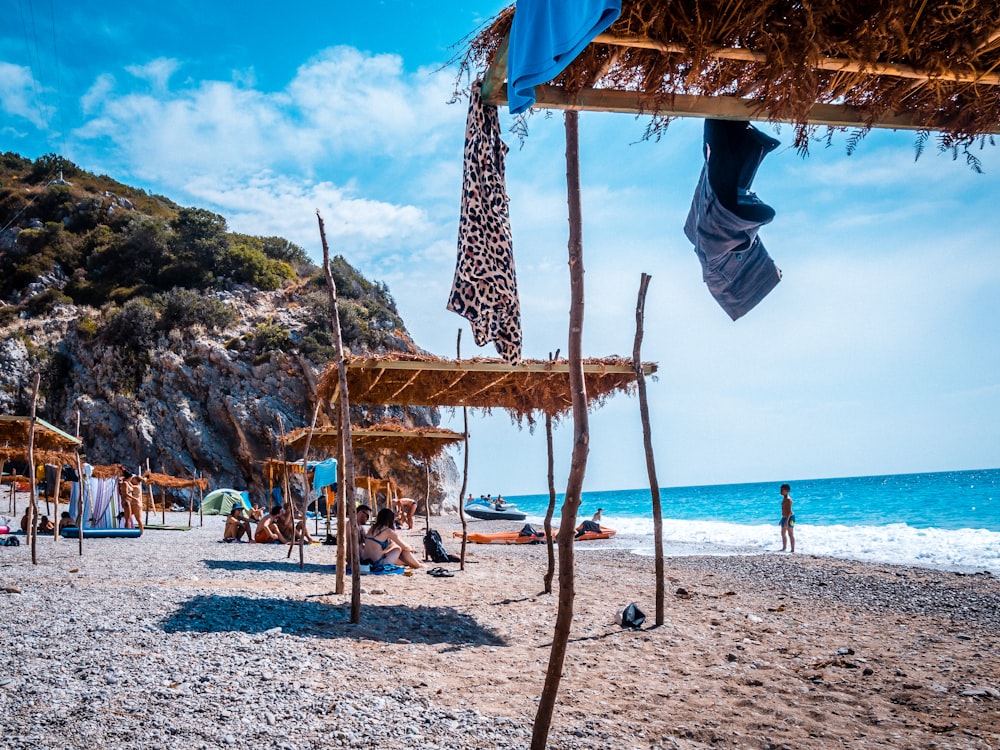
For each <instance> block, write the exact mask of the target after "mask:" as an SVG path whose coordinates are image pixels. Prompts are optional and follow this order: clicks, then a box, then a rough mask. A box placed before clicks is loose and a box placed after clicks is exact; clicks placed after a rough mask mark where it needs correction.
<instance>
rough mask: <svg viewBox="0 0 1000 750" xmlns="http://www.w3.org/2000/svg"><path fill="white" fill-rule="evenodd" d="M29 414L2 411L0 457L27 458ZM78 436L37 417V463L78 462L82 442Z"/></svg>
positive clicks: (35, 440) (35, 445)
mask: <svg viewBox="0 0 1000 750" xmlns="http://www.w3.org/2000/svg"><path fill="white" fill-rule="evenodd" d="M30 429H31V418H30V417H14V416H10V415H6V414H0V458H2V459H4V460H5V461H12V460H13V461H26V460H27V458H28V432H29V431H30ZM81 444H82V443H81V441H80V439H79V438H75V437H73V436H72V435H70V434H69V433H67V432H63V431H62V430H60V429H59V428H58V427H54V426H53V425H51V424H49V423H48V422H46V421H45V420H43V419H38V418H36V419H35V439H34V445H33V449H34V450H33V452H34V459H35V462H36V463H39V464H41V463H47V464H55V465H59V466H62V465H63V464H75V463H76V451H77V449H79V447H80V445H81Z"/></svg>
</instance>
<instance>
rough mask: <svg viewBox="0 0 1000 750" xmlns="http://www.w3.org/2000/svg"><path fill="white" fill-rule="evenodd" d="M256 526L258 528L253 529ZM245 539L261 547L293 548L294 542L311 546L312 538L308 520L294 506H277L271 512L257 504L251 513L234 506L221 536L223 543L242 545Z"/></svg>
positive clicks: (290, 504)
mask: <svg viewBox="0 0 1000 750" xmlns="http://www.w3.org/2000/svg"><path fill="white" fill-rule="evenodd" d="M254 524H256V526H257V528H256V529H255V528H254ZM243 537H246V541H248V542H251V543H253V542H256V543H258V544H272V543H275V542H278V543H280V544H291V543H292V542H293V541H294V542H299V541H301V542H304V543H305V544H311V543H312V540H313V539H312V535H311V534H310V533H309V529H307V528H306V523H305V518H303V516H302V514H301V513H300V512H298V511H297V509H295V508H294V507H293V504H292V503H285V504H284V505H275V506H273V507H272V508H271V510H270V512H268V513H266V514H265V513H264V509H263V508H261V507H260V506H259V505H258V504H257V503H254V504H253V505H252V506H251V507H250V510H249V511H247V509H246V508H245V507H244V506H243V505H241V504H240V503H234V504H233V507H232V509H231V510H230V511H229V515H228V516H226V528H225V529H224V530H223V532H222V541H224V542H239V541H242V540H243Z"/></svg>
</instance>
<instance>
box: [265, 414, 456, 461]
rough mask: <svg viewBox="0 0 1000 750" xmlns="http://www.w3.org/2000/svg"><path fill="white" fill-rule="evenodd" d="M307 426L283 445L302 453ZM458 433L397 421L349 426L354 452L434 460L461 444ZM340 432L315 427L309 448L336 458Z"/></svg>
mask: <svg viewBox="0 0 1000 750" xmlns="http://www.w3.org/2000/svg"><path fill="white" fill-rule="evenodd" d="M308 435H309V428H308V427H300V428H299V429H296V430H292V431H291V432H290V433H288V434H287V435H285V436H284V438H282V442H284V444H285V445H286V446H288V447H289V448H291V449H293V450H297V451H302V450H305V446H306V439H307V437H308ZM462 440H463V437H462V433H460V432H453V431H452V430H445V429H443V428H440V427H406V426H404V425H401V424H399V423H398V422H382V423H381V424H377V425H373V426H371V427H351V443H352V446H353V448H354V450H356V451H357V450H361V451H368V450H374V449H379V448H386V449H389V450H392V451H395V452H397V453H405V454H407V455H410V456H422V457H424V458H433V457H434V456H436V455H438V454H439V453H441V452H442V451H444V449H445V448H447V447H448V446H449V445H452V444H454V443H460V442H462ZM339 441H340V433H339V431H338V430H337V428H336V427H322V428H316V429H315V430H313V432H312V440H311V441H310V443H309V447H310V449H311V450H312V449H315V450H317V451H321V452H327V453H330V454H331V455H336V453H337V450H338V449H339V447H340V442H339Z"/></svg>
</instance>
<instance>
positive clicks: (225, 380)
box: [0, 155, 457, 507]
mask: <svg viewBox="0 0 1000 750" xmlns="http://www.w3.org/2000/svg"><path fill="white" fill-rule="evenodd" d="M5 156H7V157H9V156H10V155H5ZM8 165H9V160H8ZM22 172H24V170H22ZM19 177H20V178H21V179H27V177H26V175H25V174H22V175H20V176H19V175H16V174H15V175H12V170H11V169H7V170H6V172H4V171H0V178H5V179H4V180H3V181H2V182H0V188H2V192H0V222H2V223H0V226H2V227H3V231H2V233H0V235H2V236H0V274H2V275H3V276H4V277H5V278H4V279H3V280H2V281H0V287H2V289H0V293H2V294H3V298H2V299H0V413H6V414H26V413H27V412H28V409H29V408H30V401H31V385H32V381H33V378H34V375H35V373H38V374H40V376H41V388H40V393H39V399H38V414H39V416H40V417H42V418H43V419H45V420H47V421H49V422H51V423H53V424H55V425H56V426H59V427H61V428H63V429H65V430H67V431H69V432H75V431H76V429H77V422H78V420H79V432H80V436H81V437H82V438H83V441H84V452H85V456H86V460H87V461H89V462H91V463H95V464H108V463H122V464H124V465H125V466H126V467H128V468H130V469H132V470H139V469H143V470H144V469H145V468H146V466H147V465H148V466H149V467H150V468H152V470H153V471H157V472H163V473H167V474H171V475H176V476H185V477H186V476H192V475H194V474H199V475H202V476H206V477H208V478H209V479H210V481H211V483H212V485H213V486H215V487H236V488H241V489H242V488H247V489H250V491H251V493H252V494H254V495H255V496H256V497H258V498H260V499H263V496H264V492H265V490H266V488H265V487H264V486H263V479H262V476H261V468H260V462H261V461H262V460H264V459H266V458H270V457H280V456H281V448H280V445H279V442H278V437H279V436H280V434H281V432H282V431H283V430H284V431H288V430H291V429H293V428H295V427H301V426H304V425H306V424H307V422H308V420H309V419H310V418H311V415H312V412H313V406H314V404H315V403H316V395H315V386H316V382H317V380H318V378H319V377H320V375H321V373H322V370H323V369H324V368H325V367H326V365H327V364H328V362H329V360H330V358H331V356H332V352H333V349H332V347H331V346H330V344H331V337H330V334H329V324H330V309H329V302H328V297H327V293H326V291H325V289H324V287H323V284H324V281H323V275H322V274H320V273H318V269H317V268H316V267H315V266H312V265H311V264H310V263H309V262H308V259H306V258H305V256H304V254H302V253H301V251H299V254H292V255H289V251H288V250H287V246H290V243H285V247H284V249H280V250H279V251H275V248H279V247H281V246H282V243H284V242H285V241H283V240H281V241H278V240H279V239H280V238H247V237H244V236H241V235H231V234H228V233H226V232H225V231H224V220H222V219H221V217H215V216H214V215H211V214H208V213H207V212H204V211H200V210H194V209H192V210H185V209H180V210H177V211H175V210H174V208H173V207H172V206H171V205H167V209H164V216H162V217H156V216H152V215H151V214H149V213H145V214H143V213H141V212H140V210H139V209H137V208H136V205H137V204H139V205H141V200H142V198H143V196H141V195H140V196H135V195H122V194H121V193H126V192H128V189H126V188H124V187H123V186H120V185H117V183H116V184H115V185H116V191H111V190H107V189H103V188H104V187H105V186H102V185H100V184H94V185H92V186H89V187H87V188H86V189H83V188H81V187H80V184H81V183H85V182H86V181H85V180H83V179H81V180H80V181H79V182H77V183H76V185H75V186H73V184H71V183H69V182H67V181H66V180H64V179H62V178H61V177H60V179H59V180H58V181H51V182H49V183H45V182H44V181H43V182H42V183H41V184H37V185H31V186H27V187H22V185H21V184H18V182H15V180H17V179H18V178H19ZM87 177H88V178H92V176H87ZM87 184H88V185H89V183H87ZM53 191H55V193H57V195H56V197H58V199H59V203H53V202H52V201H51V200H48V199H51V198H52V197H53ZM22 193H23V194H26V195H27V196H29V197H30V200H28V199H27V198H23V197H22ZM147 200H148V198H147ZM164 200H165V199H164ZM4 209H5V210H4ZM15 209H16V210H15ZM185 211H186V213H185ZM46 212H48V213H46ZM5 214H6V216H5ZM7 217H12V218H7ZM81 217H82V218H81ZM95 217H96V218H95ZM199 222H200V223H199ZM78 225H79V226H81V227H82V230H81V231H74V229H75V228H76V227H77V226H78ZM192 226H194V229H192ZM206 227H207V228H206ZM220 227H221V231H220ZM119 236H120V237H121V239H118V237H119ZM178 237H181V240H178ZM206 238H208V240H211V241H212V242H215V243H216V247H215V248H214V249H210V250H206V249H205V247H206V241H207V240H206ZM199 243H200V244H199ZM109 247H111V248H112V250H109V249H108V248H109ZM192 248H194V249H192ZM112 251H113V252H112ZM109 252H110V253H111V254H112V257H111V259H109V257H108V254H109ZM276 252H277V253H284V254H285V255H284V256H281V255H280V254H276ZM123 256H124V257H125V258H127V259H128V263H129V264H130V265H129V267H128V268H124V269H123V268H121V263H122V262H123V261H122V257H123ZM150 256H152V260H151V259H150ZM115 259H117V260H115ZM147 265H148V269H147V271H146V272H145V273H144V275H143V276H141V277H137V276H135V272H134V268H133V267H134V266H143V267H144V266H147ZM332 265H333V267H334V276H335V279H336V283H337V289H338V299H339V304H338V308H339V312H340V316H341V321H342V328H343V332H344V339H345V345H346V346H347V347H348V348H349V349H350V350H351V351H354V352H358V353H360V352H364V351H380V352H384V351H393V350H396V351H415V350H416V349H417V347H416V345H415V344H414V342H413V341H412V340H411V339H410V336H409V334H408V333H407V332H406V329H405V326H404V325H403V322H402V320H400V319H399V317H398V315H397V314H396V312H395V306H394V303H393V302H392V299H391V296H389V293H388V289H386V288H385V287H384V285H380V284H378V283H377V282H376V283H373V282H370V281H367V280H365V279H364V278H363V277H361V276H360V274H358V273H357V272H356V271H355V270H354V269H353V268H351V266H350V265H349V264H348V262H347V261H346V260H345V259H344V258H341V257H338V258H337V259H335V261H334V262H333V264H332ZM128 274H132V275H131V276H130V275H128ZM189 278H190V279H195V280H196V281H195V282H192V283H189V284H187V285H185V284H184V280H185V279H189ZM248 278H249V279H252V280H253V281H256V282H259V283H248V282H247V279H248ZM15 279H16V280H17V281H16V283H15ZM178 280H180V281H181V283H180V284H177V282H178ZM261 286H263V287H265V288H261ZM88 302H89V304H87V303H88ZM386 417H391V418H396V419H400V420H402V421H404V422H406V423H409V424H412V425H431V424H436V422H437V421H438V417H437V413H436V411H434V410H431V409H421V408H412V409H406V410H403V409H399V408H383V407H355V408H354V410H353V413H352V419H353V420H354V422H355V423H357V424H370V423H373V422H376V421H380V420H381V419H383V418H386ZM325 418H326V414H325V411H324V410H321V414H320V422H321V423H322V422H323V420H324V419H325ZM288 457H289V458H290V459H298V458H301V456H288ZM313 457H316V458H321V457H322V456H310V458H313ZM356 463H357V471H358V473H359V474H368V473H370V474H372V475H374V476H391V477H392V478H393V479H395V480H396V482H397V483H398V484H400V485H401V486H402V487H403V488H404V490H405V491H407V493H408V494H410V495H411V496H413V497H415V498H423V496H424V492H425V478H424V470H423V467H422V466H421V465H418V464H417V463H415V462H414V461H412V460H410V459H409V458H408V457H406V456H394V455H389V454H385V453H381V454H378V455H371V456H366V455H363V454H362V455H358V456H357V457H356ZM455 497H457V470H456V468H455V465H454V461H453V460H452V459H451V458H450V457H448V456H445V457H444V458H443V459H442V460H440V461H438V462H437V463H436V464H435V465H434V467H433V473H432V507H433V506H434V504H435V503H440V502H442V501H447V500H449V499H451V498H455ZM453 502H454V501H452V502H451V503H450V504H453Z"/></svg>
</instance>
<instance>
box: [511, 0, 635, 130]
mask: <svg viewBox="0 0 1000 750" xmlns="http://www.w3.org/2000/svg"><path fill="white" fill-rule="evenodd" d="M621 12H622V3H621V0H574V2H566V0H517V7H516V8H515V9H514V20H513V21H512V22H511V27H510V41H509V42H508V45H507V105H508V107H510V113H511V114H512V115H516V114H520V113H521V112H524V111H525V110H527V109H529V108H530V107H531V105H532V104H534V103H535V86H537V85H538V84H540V83H546V82H548V81H551V80H552V79H553V78H555V77H556V76H557V75H559V74H560V73H562V72H563V71H564V70H565V69H566V66H567V65H569V64H570V63H571V62H573V60H574V59H575V58H576V56H577V55H579V54H580V53H581V52H583V49H584V47H586V46H587V45H588V44H590V42H591V40H592V39H593V38H594V37H595V36H597V35H598V34H600V33H601V32H602V31H604V30H605V29H606V28H608V26H610V25H611V24H612V23H614V22H615V19H617V18H618V16H619V15H621Z"/></svg>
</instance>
